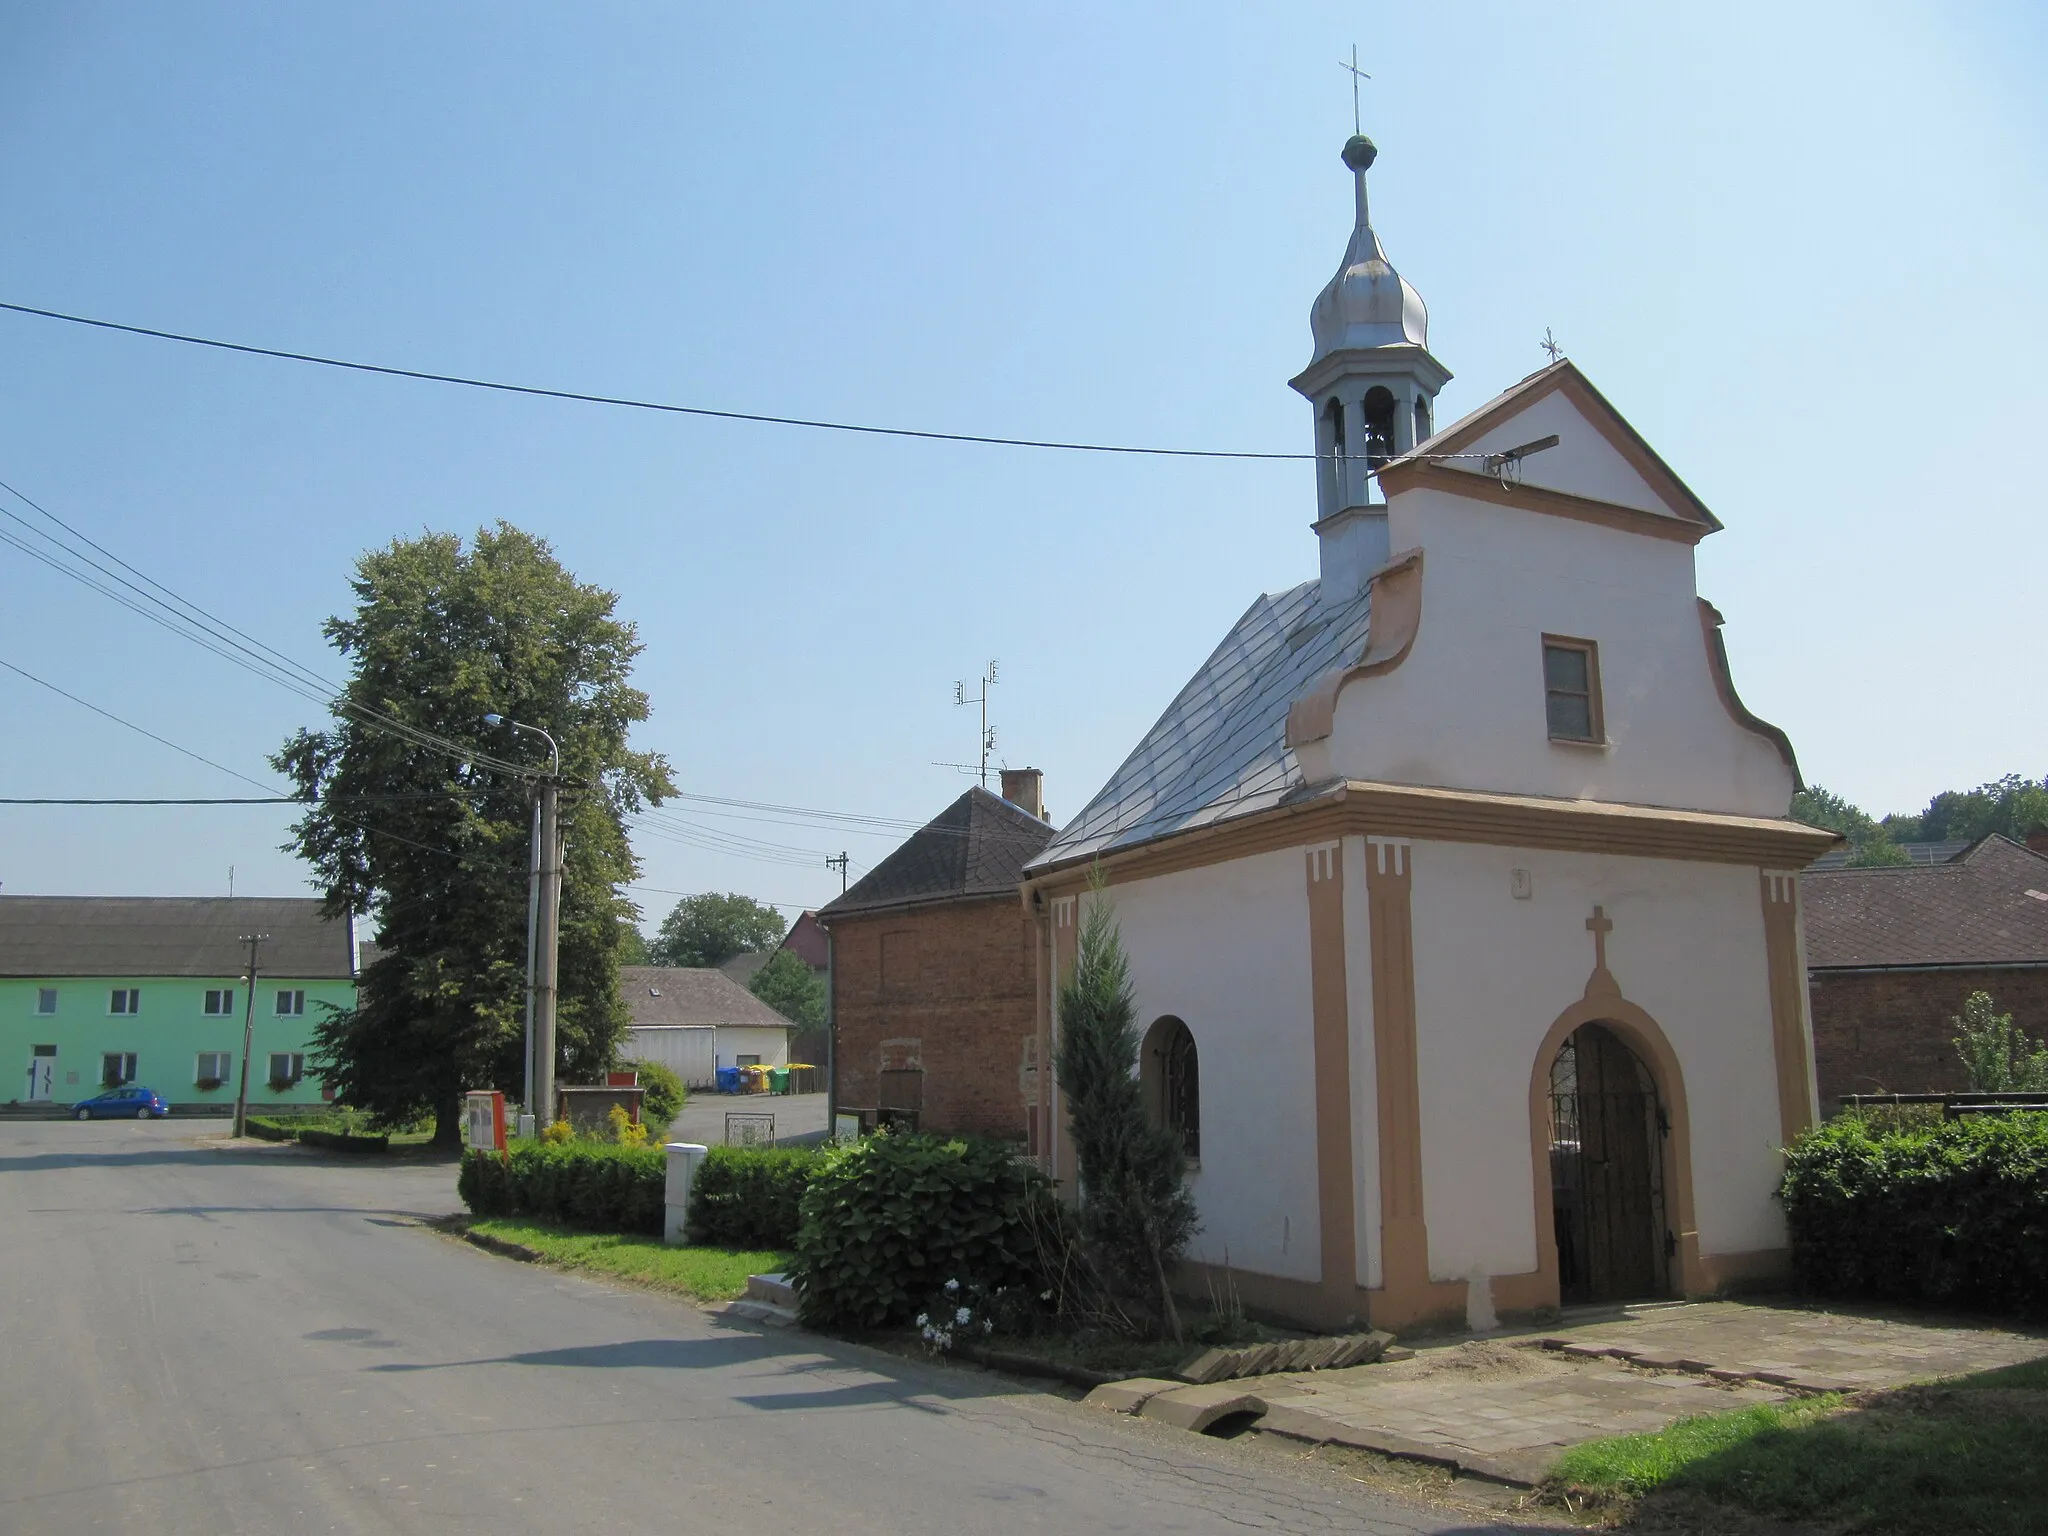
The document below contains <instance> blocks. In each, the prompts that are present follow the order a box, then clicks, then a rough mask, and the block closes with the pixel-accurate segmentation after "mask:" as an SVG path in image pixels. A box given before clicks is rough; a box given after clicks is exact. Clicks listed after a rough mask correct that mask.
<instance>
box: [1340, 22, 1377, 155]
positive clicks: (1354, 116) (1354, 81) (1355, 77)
mask: <svg viewBox="0 0 2048 1536" xmlns="http://www.w3.org/2000/svg"><path fill="white" fill-rule="evenodd" d="M1337 67H1338V68H1339V69H1341V70H1345V71H1347V72H1348V73H1349V74H1350V76H1351V131H1352V132H1353V133H1354V134H1357V133H1363V132H1364V131H1365V130H1364V129H1363V128H1362V127H1360V126H1359V125H1360V122H1361V121H1362V120H1361V119H1360V117H1359V115H1358V82H1359V81H1361V80H1370V79H1371V78H1372V76H1371V75H1368V74H1367V73H1366V72H1365V71H1364V70H1362V69H1360V68H1359V67H1358V44H1356V43H1353V44H1352V45H1351V62H1350V63H1349V64H1346V63H1345V62H1344V61H1343V60H1342V59H1339V60H1338V61H1337Z"/></svg>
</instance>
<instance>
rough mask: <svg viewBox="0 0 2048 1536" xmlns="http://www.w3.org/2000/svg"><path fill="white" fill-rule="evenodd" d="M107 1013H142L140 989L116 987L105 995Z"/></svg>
mask: <svg viewBox="0 0 2048 1536" xmlns="http://www.w3.org/2000/svg"><path fill="white" fill-rule="evenodd" d="M107 1012H109V1013H140V1012H142V989H141V988H140V987H116V988H114V990H113V991H112V992H109V993H108V994H107Z"/></svg>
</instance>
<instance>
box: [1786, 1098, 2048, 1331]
mask: <svg viewBox="0 0 2048 1536" xmlns="http://www.w3.org/2000/svg"><path fill="white" fill-rule="evenodd" d="M1778 1197H1779V1199H1780V1200H1782V1201H1783V1202H1784V1205H1785V1214H1786V1218H1787V1221H1788V1223H1789V1225H1790V1228H1791V1236H1792V1267H1793V1272H1794V1273H1795V1274H1796V1275H1797V1277H1798V1279H1799V1281H1800V1284H1801V1285H1802V1286H1804V1287H1805V1288H1806V1289H1808V1290H1810V1291H1815V1292H1819V1293H1820V1294H1822V1295H1828V1296H1867V1297H1877V1298H1881V1299H1883V1300H1887V1301H1911V1302H1924V1303H1936V1304H1940V1305H1945V1306H1959V1307H1968V1308H1975V1309H1981V1310H1986V1311H1994V1312H2004V1313H2010V1314H2016V1315H2019V1316H2024V1317H2043V1316H2048V1115H2041V1114H2024V1115H1976V1116H1966V1117H1964V1118H1963V1119H1960V1120H1953V1121H1947V1122H1944V1123H1942V1124H1938V1125H1929V1126H1913V1125H1906V1126H1899V1125H1891V1126H1886V1125H1883V1124H1880V1123H1873V1122H1871V1121H1868V1120H1866V1119H1864V1118H1863V1117H1861V1116H1858V1115H1854V1114H1848V1115H1843V1116H1841V1117H1840V1118H1838V1119H1835V1120H1831V1121H1829V1122H1828V1123H1827V1124H1826V1125H1823V1126H1820V1127H1818V1128H1816V1129H1814V1130H1812V1131H1809V1132H1807V1133H1806V1134H1805V1135H1804V1136H1801V1137H1800V1138H1799V1139H1798V1141H1796V1142H1794V1143H1793V1145H1792V1146H1791V1147H1790V1148H1789V1149H1788V1150H1787V1152H1786V1169H1785V1180H1784V1183H1783V1185H1782V1186H1781V1187H1780V1189H1779V1192H1778Z"/></svg>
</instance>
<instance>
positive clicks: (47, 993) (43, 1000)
mask: <svg viewBox="0 0 2048 1536" xmlns="http://www.w3.org/2000/svg"><path fill="white" fill-rule="evenodd" d="M56 1011H57V989H56V988H55V987H37V988H36V1012H37V1013H55V1012H56Z"/></svg>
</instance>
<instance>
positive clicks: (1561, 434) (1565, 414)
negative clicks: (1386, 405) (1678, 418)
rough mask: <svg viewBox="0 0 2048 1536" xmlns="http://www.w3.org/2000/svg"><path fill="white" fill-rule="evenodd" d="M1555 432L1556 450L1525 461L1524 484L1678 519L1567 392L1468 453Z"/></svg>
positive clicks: (1504, 425)
mask: <svg viewBox="0 0 2048 1536" xmlns="http://www.w3.org/2000/svg"><path fill="white" fill-rule="evenodd" d="M1553 432H1554V433H1556V434H1557V439H1558V441H1557V446H1556V447H1554V448H1545V449H1543V450H1542V451H1541V452H1539V453H1532V454H1530V455H1529V456H1528V457H1527V458H1525V459H1523V460H1521V461H1520V464H1519V465H1518V467H1517V473H1518V474H1519V476H1520V478H1521V481H1522V483H1523V484H1525V485H1538V486H1542V487H1543V488H1544V489H1546V490H1552V491H1565V492H1568V493H1569V494H1571V495H1574V496H1590V497H1592V498H1593V499H1594V500H1595V501H1611V502H1613V503H1614V504H1615V505H1616V506H1622V507H1634V508H1635V509H1636V510H1637V511H1639V512H1655V513H1658V514H1659V515H1660V516H1665V517H1669V516H1671V515H1672V509H1671V506H1670V504H1669V503H1668V502H1666V501H1665V500H1664V498H1663V497H1662V496H1659V495H1658V494H1657V493H1656V492H1655V491H1654V490H1652V489H1651V488H1650V482H1649V481H1647V480H1645V479H1644V478H1643V477H1642V476H1641V475H1640V474H1638V473H1637V472H1636V468H1635V466H1634V465H1633V464H1631V463H1629V461H1628V460H1627V459H1624V458H1623V457H1622V456H1621V455H1620V454H1619V453H1617V452H1616V451H1615V449H1614V445H1613V444H1612V443H1610V442H1608V441H1607V439H1606V438H1604V437H1602V436H1601V435H1600V433H1599V432H1598V431H1597V430H1596V429H1595V428H1594V427H1593V425H1592V424H1591V423H1590V422H1588V421H1587V420H1586V418H1585V417H1584V416H1582V415H1581V414H1580V413H1579V408H1578V407H1577V406H1576V405H1573V404H1572V402H1571V401H1570V400H1569V399H1567V398H1566V397H1565V395H1564V393H1563V392H1562V391H1553V392H1552V393H1550V394H1547V395H1545V396H1544V397H1543V398H1542V399H1541V400H1538V401H1537V402H1536V403H1535V404H1533V405H1530V406H1528V407H1527V408H1525V409H1523V410H1520V411H1517V412H1516V413H1515V414H1514V415H1513V416H1510V417H1509V418H1508V419H1507V420H1506V421H1503V422H1501V423H1499V424H1498V425H1497V426H1495V427H1494V428H1493V429H1492V430H1491V431H1489V432H1486V433H1483V434H1481V435H1480V436H1479V437H1477V438H1475V439H1474V440H1473V441H1472V442H1471V443H1469V444H1467V445H1466V447H1465V450H1464V451H1465V452H1467V453H1501V452H1503V451H1505V450H1507V449H1509V448H1519V447H1521V446H1522V445H1523V444H1524V443H1533V442H1536V441H1537V440H1539V439H1541V438H1545V437H1548V436H1550V435H1551V434H1552V433H1553ZM1457 467H1458V468H1460V469H1478V468H1479V467H1480V466H1479V463H1478V461H1476V460H1472V459H1467V460H1464V461H1463V462H1461V463H1460V464H1459V465H1458V466H1457Z"/></svg>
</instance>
